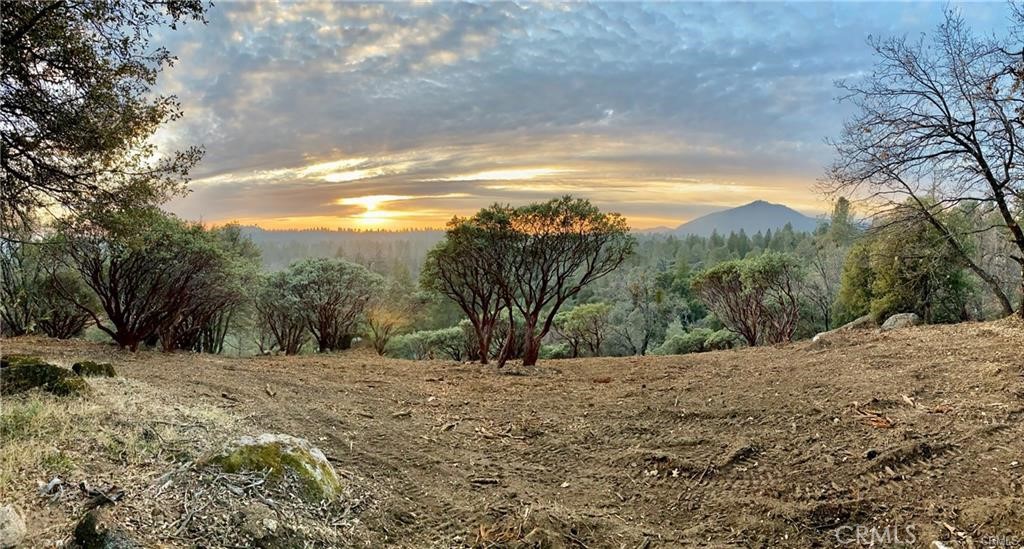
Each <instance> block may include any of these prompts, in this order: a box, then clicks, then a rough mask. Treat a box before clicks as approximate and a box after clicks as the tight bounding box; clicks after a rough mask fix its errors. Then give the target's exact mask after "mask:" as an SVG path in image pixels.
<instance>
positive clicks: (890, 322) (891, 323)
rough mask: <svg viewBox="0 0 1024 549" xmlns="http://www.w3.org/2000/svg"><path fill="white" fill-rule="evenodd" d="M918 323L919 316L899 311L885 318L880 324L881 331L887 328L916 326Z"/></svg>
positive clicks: (895, 328) (919, 320)
mask: <svg viewBox="0 0 1024 549" xmlns="http://www.w3.org/2000/svg"><path fill="white" fill-rule="evenodd" d="M920 323H921V319H920V317H918V316H917V315H916V314H914V313H899V314H895V315H892V316H890V317H889V318H887V319H885V323H884V324H882V331H883V332H887V331H889V330H898V329H900V328H908V327H910V326H917V325H918V324H920Z"/></svg>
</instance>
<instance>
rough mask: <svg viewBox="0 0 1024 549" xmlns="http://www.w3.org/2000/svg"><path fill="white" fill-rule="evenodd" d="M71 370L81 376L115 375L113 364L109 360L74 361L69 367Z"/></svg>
mask: <svg viewBox="0 0 1024 549" xmlns="http://www.w3.org/2000/svg"><path fill="white" fill-rule="evenodd" d="M71 371H73V372H75V374H77V375H80V376H82V377H114V376H116V375H117V372H115V371H114V365H113V364H110V363H109V362H93V361H91V360H83V361H81V362H76V363H75V365H74V366H72V367H71Z"/></svg>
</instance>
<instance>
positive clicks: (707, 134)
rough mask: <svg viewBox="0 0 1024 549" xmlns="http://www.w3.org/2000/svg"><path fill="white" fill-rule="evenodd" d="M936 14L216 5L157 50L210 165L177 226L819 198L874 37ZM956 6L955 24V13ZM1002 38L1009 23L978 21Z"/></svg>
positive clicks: (370, 222)
mask: <svg viewBox="0 0 1024 549" xmlns="http://www.w3.org/2000/svg"><path fill="white" fill-rule="evenodd" d="M945 6H947V4H945V3H942V4H940V3H886V4H874V3H841V4H821V3H804V2H798V3H746V4H739V3H707V4H704V3H675V2H672V3H669V2H660V3H650V4H647V3H634V2H629V3H572V4H568V3H554V2H545V3H480V4H471V3H455V2H435V3H429V2H416V3H383V4H356V3H341V2H335V3H316V2H297V3H272V2H232V1H223V2H217V3H216V5H215V6H214V7H213V8H211V9H210V11H209V13H208V23H207V24H206V25H194V24H189V25H186V26H184V27H181V28H179V29H178V30H177V31H174V32H170V31H168V32H166V33H161V34H160V35H159V36H157V41H158V42H160V43H161V44H163V45H165V46H166V47H167V48H168V49H169V50H170V51H171V52H172V53H174V54H175V55H176V56H177V57H178V62H177V63H176V64H175V66H174V67H172V68H170V69H168V70H166V71H165V72H164V73H163V74H162V75H161V77H160V80H159V82H158V90H159V91H160V92H162V93H169V94H175V95H177V97H178V98H179V100H180V101H181V103H182V106H183V109H184V117H183V118H182V119H180V120H179V121H177V122H175V123H173V124H171V125H169V126H167V127H166V128H164V129H162V130H161V131H160V133H159V134H158V135H157V136H156V140H157V142H158V143H159V145H160V146H161V147H169V148H180V147H185V146H187V145H190V144H202V145H204V146H205V148H206V155H205V157H204V159H203V161H202V162H201V163H200V164H199V166H197V168H196V169H195V170H193V172H192V177H193V181H192V183H191V184H190V189H191V190H190V192H189V194H188V195H187V196H185V197H183V198H177V199H175V200H173V201H172V202H171V203H170V204H169V205H168V208H169V209H170V210H171V211H173V212H175V213H177V214H179V215H181V216H182V217H185V218H188V219H194V220H201V221H204V222H207V223H215V224H216V223H223V222H228V221H238V222H241V223H243V224H255V225H260V226H262V227H265V228H313V227H329V228H356V229H409V228H427V227H434V228H436V227H443V226H444V224H445V222H446V221H448V220H449V219H450V218H451V217H452V216H453V215H469V214H472V213H473V212H475V211H476V210H478V209H479V208H481V207H485V206H487V205H489V204H492V203H495V202H500V203H510V204H523V203H527V202H534V201H540V200H546V199H549V198H552V197H555V196H560V195H564V194H571V195H574V196H580V197H584V198H588V199H590V200H591V201H593V202H594V203H595V204H597V205H598V206H599V207H601V208H602V209H605V210H607V211H615V212H618V213H621V214H623V215H625V216H626V218H627V219H628V221H629V222H630V225H631V226H632V227H633V228H636V229H645V228H652V227H656V226H672V227H674V226H676V225H678V224H680V223H682V222H685V221H687V220H690V219H693V218H695V217H698V216H700V215H703V214H705V213H708V212H710V211H714V210H719V209H723V208H726V207H732V206H738V205H741V204H745V203H747V202H751V201H753V200H767V201H769V202H776V203H783V204H786V205H789V206H791V207H793V208H795V209H798V210H800V211H803V212H805V213H808V214H811V215H816V214H820V213H822V212H824V211H827V210H828V208H829V201H830V198H829V197H827V196H824V195H822V194H820V193H819V192H817V191H816V190H815V189H814V186H815V182H816V181H817V180H818V179H819V178H820V177H821V176H822V175H823V173H824V171H825V168H826V167H827V165H828V164H829V162H830V161H831V159H832V150H831V149H830V147H829V146H828V145H827V143H826V139H827V138H830V137H837V136H838V134H839V132H840V130H841V127H842V122H843V120H844V118H846V117H848V116H849V115H850V114H851V113H852V111H851V107H850V106H849V105H847V104H844V103H841V102H837V97H838V95H839V92H838V90H837V89H836V87H835V81H837V80H842V79H846V80H854V81H855V80H857V79H859V78H863V77H864V76H865V75H867V74H870V71H871V68H872V64H873V58H872V55H871V50H870V47H869V46H868V38H869V36H874V37H887V36H894V35H907V36H919V35H920V34H921V33H923V32H928V31H930V30H932V29H934V27H935V25H936V24H938V22H939V20H940V19H941V16H942V10H943V9H944V7H945ZM954 6H955V5H954ZM961 9H962V10H963V12H964V15H965V16H966V18H967V20H968V22H969V23H970V24H972V26H974V27H975V29H977V30H979V31H981V32H990V31H994V29H998V28H999V27H1000V26H1001V25H1002V24H1003V20H1004V18H1005V14H1006V4H1005V3H991V4H988V3H985V4H982V3H978V4H966V5H964V6H962V7H961Z"/></svg>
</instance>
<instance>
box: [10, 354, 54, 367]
mask: <svg viewBox="0 0 1024 549" xmlns="http://www.w3.org/2000/svg"><path fill="white" fill-rule="evenodd" d="M43 363H44V361H43V359H41V358H39V357H37V356H29V355H4V356H2V357H0V368H9V367H11V366H20V365H22V364H43Z"/></svg>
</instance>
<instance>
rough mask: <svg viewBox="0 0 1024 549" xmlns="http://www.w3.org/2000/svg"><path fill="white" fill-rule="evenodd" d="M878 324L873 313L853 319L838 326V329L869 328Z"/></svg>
mask: <svg viewBox="0 0 1024 549" xmlns="http://www.w3.org/2000/svg"><path fill="white" fill-rule="evenodd" d="M875 326H876V324H875V320H874V319H873V318H871V315H864V316H862V317H860V318H857V319H854V320H851V321H850V322H847V323H846V324H843V325H842V326H840V327H838V328H836V330H843V331H845V330H867V329H869V328H874V327H875Z"/></svg>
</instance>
